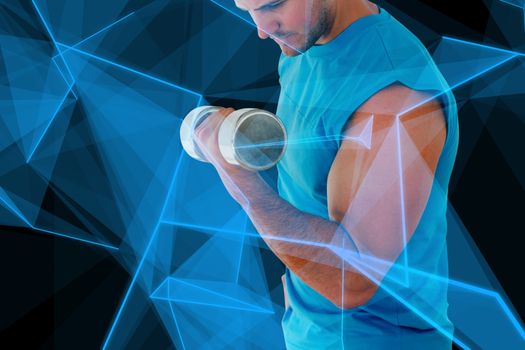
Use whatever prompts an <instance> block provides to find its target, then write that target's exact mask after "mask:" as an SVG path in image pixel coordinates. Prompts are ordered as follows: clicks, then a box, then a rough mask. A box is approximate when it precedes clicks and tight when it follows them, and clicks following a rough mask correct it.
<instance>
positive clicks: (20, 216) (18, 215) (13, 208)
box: [0, 187, 32, 227]
mask: <svg viewBox="0 0 525 350" xmlns="http://www.w3.org/2000/svg"><path fill="white" fill-rule="evenodd" d="M0 188H1V187H0ZM2 190H3V189H2ZM4 192H5V191H4ZM6 196H7V194H6ZM0 201H2V202H3V203H4V204H5V205H6V206H7V208H8V209H9V210H10V211H11V212H13V213H14V214H15V215H16V216H17V217H18V218H19V219H20V220H22V221H23V222H24V223H25V224H26V225H28V226H29V227H32V225H31V223H30V222H29V221H28V220H27V218H26V217H25V216H24V214H22V212H21V211H20V210H19V209H18V208H17V207H16V206H14V205H11V204H9V202H7V200H5V199H4V198H3V196H1V195H0Z"/></svg>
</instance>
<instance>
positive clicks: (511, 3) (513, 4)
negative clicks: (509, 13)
mask: <svg viewBox="0 0 525 350" xmlns="http://www.w3.org/2000/svg"><path fill="white" fill-rule="evenodd" d="M500 1H501V2H503V3H505V4H507V5H511V6H515V7H517V8H520V9H521V8H523V7H524V6H525V2H524V3H523V5H518V4H516V3H515V2H511V1H508V0H500Z"/></svg>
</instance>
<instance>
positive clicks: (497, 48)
mask: <svg viewBox="0 0 525 350" xmlns="http://www.w3.org/2000/svg"><path fill="white" fill-rule="evenodd" d="M443 39H445V40H450V41H455V42H458V43H461V44H465V45H469V46H475V47H481V48H483V49H489V50H492V51H498V52H503V53H508V54H510V55H513V56H525V53H523V52H518V51H512V50H507V49H502V48H499V47H495V46H490V45H484V44H479V43H474V42H472V41H466V40H461V39H457V38H451V37H449V36H443Z"/></svg>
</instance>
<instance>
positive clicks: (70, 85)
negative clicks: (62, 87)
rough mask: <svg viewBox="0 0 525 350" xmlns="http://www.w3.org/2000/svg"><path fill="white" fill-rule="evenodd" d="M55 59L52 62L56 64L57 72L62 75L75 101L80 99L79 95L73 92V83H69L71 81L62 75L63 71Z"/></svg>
mask: <svg viewBox="0 0 525 350" xmlns="http://www.w3.org/2000/svg"><path fill="white" fill-rule="evenodd" d="M55 57H56V56H55ZM55 57H53V58H52V59H51V61H53V63H54V64H55V66H56V67H57V70H58V72H59V73H60V75H61V76H62V79H64V82H65V83H66V85H67V87H68V88H69V89H70V90H71V92H72V93H73V95H74V96H75V100H77V99H78V97H77V95H76V94H75V92H74V91H73V90H72V89H73V84H74V82H73V83H71V84H70V83H69V81H68V80H67V78H66V76H65V75H64V73H62V70H61V69H60V67H59V66H58V63H57V61H56V60H55Z"/></svg>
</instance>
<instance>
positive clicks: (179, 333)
mask: <svg viewBox="0 0 525 350" xmlns="http://www.w3.org/2000/svg"><path fill="white" fill-rule="evenodd" d="M168 305H169V306H170V311H171V317H173V322H175V329H176V330H177V334H178V335H179V339H180V343H181V344H182V349H183V350H186V345H184V340H183V339H182V334H181V332H180V327H179V322H177V317H175V311H174V310H173V306H172V305H171V302H170V301H168Z"/></svg>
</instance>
